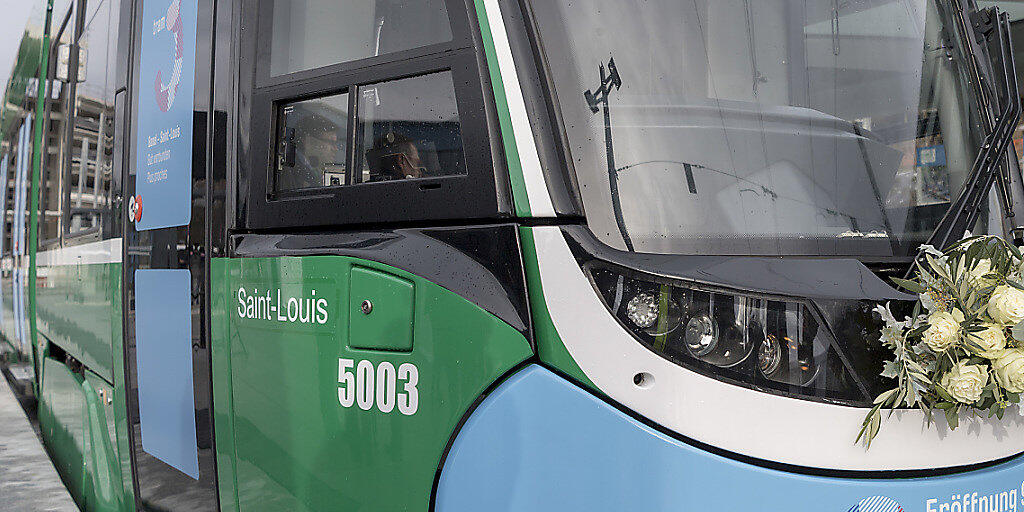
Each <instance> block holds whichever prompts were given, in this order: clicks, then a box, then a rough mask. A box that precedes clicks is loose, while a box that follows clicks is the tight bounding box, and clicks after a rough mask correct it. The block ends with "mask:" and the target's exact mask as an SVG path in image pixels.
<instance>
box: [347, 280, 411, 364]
mask: <svg viewBox="0 0 1024 512" xmlns="http://www.w3.org/2000/svg"><path fill="white" fill-rule="evenodd" d="M350 282H351V288H350V289H349V302H348V303H349V307H350V308H351V314H350V315H349V318H350V320H349V323H348V344H349V346H350V347H352V348H361V349H369V350H400V351H402V352H408V351H410V350H412V326H413V296H414V291H415V288H414V286H413V284H412V281H409V280H408V279H402V278H401V277H398V276H395V275H392V274H388V273H385V272H380V271H378V270H373V269H369V268H364V267H352V279H351V281H350ZM364 301H365V306H368V307H364Z"/></svg>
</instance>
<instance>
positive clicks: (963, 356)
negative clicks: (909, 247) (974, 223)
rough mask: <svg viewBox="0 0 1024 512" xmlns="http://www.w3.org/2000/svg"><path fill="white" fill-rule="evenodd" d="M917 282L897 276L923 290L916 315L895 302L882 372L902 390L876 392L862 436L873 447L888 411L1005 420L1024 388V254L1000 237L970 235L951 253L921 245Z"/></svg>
mask: <svg viewBox="0 0 1024 512" xmlns="http://www.w3.org/2000/svg"><path fill="white" fill-rule="evenodd" d="M921 249H922V256H923V258H918V261H917V262H916V264H915V266H916V275H915V278H914V279H912V280H906V279H894V280H893V281H895V282H896V284H897V285H899V286H900V287H902V288H905V289H906V290H909V291H910V292H912V293H916V294H917V295H918V299H919V300H918V302H917V303H916V304H915V305H914V310H913V313H912V314H911V316H909V317H906V318H905V319H904V320H897V319H896V317H895V316H894V315H893V313H892V310H891V308H890V305H889V304H886V305H885V306H878V307H877V308H875V311H876V312H877V313H878V314H879V315H881V317H882V319H883V320H884V321H885V326H884V327H883V328H882V333H881V341H882V343H883V344H884V345H885V346H886V347H887V348H889V349H891V350H892V351H893V356H894V357H893V359H892V360H891V361H886V363H885V366H884V369H883V371H882V376H883V377H887V378H891V379H894V380H895V381H896V382H897V385H896V387H895V388H893V389H890V390H889V391H886V392H884V393H882V394H880V395H878V397H877V398H875V401H874V406H873V407H872V408H871V410H870V411H869V412H868V414H867V417H865V418H864V423H863V425H862V428H861V430H860V435H859V436H858V437H857V440H858V441H860V440H861V439H863V440H864V441H865V443H866V444H867V445H868V446H870V445H871V441H872V439H874V438H875V436H876V435H877V434H878V430H879V428H880V426H881V420H882V409H889V410H890V414H891V411H893V410H895V409H897V408H899V407H918V408H920V409H921V410H923V411H924V412H925V414H926V416H927V417H928V421H929V423H930V422H931V420H932V417H933V414H934V413H935V411H941V412H942V413H943V414H944V416H945V417H946V421H947V422H948V423H949V426H950V428H952V429H955V428H956V427H957V426H958V425H959V419H960V414H961V413H970V414H986V413H987V414H988V416H989V417H992V416H996V417H998V418H999V419H1002V418H1003V415H1004V413H1005V412H1006V410H1007V409H1010V408H1011V407H1014V406H1016V407H1017V410H1018V412H1020V413H1022V414H1024V410H1022V408H1021V407H1020V406H1019V405H1018V404H1019V403H1020V399H1021V393H1024V285H1022V281H1024V256H1022V255H1021V251H1020V249H1018V248H1017V247H1014V246H1013V245H1011V244H1009V243H1007V242H1006V241H1005V240H1003V239H1001V238H999V237H994V236H976V237H970V236H969V237H967V238H965V239H963V240H961V241H959V242H957V243H956V244H954V245H953V246H952V247H950V248H949V249H947V250H946V251H945V252H940V251H938V250H936V249H935V248H934V247H931V246H927V245H926V246H922V248H921Z"/></svg>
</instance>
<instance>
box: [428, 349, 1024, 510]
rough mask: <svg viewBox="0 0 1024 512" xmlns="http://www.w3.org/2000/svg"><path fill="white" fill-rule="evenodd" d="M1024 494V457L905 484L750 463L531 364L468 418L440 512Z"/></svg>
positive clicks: (840, 503)
mask: <svg viewBox="0 0 1024 512" xmlns="http://www.w3.org/2000/svg"><path fill="white" fill-rule="evenodd" d="M851 442H852V441H851ZM1022 494H1024V458H1018V459H1015V460H1014V461H1011V462H1007V463H1004V464H1001V465H999V466H995V467H991V468H988V469H984V470H979V471H974V472H970V473H964V474H959V475H952V476H944V477H936V478H922V479H903V480H856V479H842V478H824V477H814V476H806V475H799V474H793V473H786V472H782V471H775V470H770V469H764V468H761V467H758V466H752V465H749V464H744V463H740V462H737V461H734V460H731V459H727V458H724V457H720V456H717V455H714V454H711V453H708V452H705V451H702V450H699V449H697V448H694V447H692V446H690V445H688V444H685V443H681V442H679V441H677V440H675V439H672V438H671V437H668V436H665V435H663V434H661V433H659V432H657V431H655V430H653V429H651V428H649V427H647V426H646V425H643V424H642V423H639V422H637V421H635V420H634V419H632V418H630V417H629V416H627V415H625V414H623V413H621V412H620V411H618V410H616V409H615V408H613V407H610V406H609V405H608V404H606V403H604V402H602V401H601V400H598V399H597V398H594V397H593V396H592V395H590V394H589V393H586V392H584V391H583V390H581V389H579V388H578V387H576V386H574V385H572V384H570V383H568V382H566V381H565V380H564V379H562V378H560V377H558V376H556V375H555V374H553V373H551V372H549V371H547V370H545V369H543V368H540V367H538V366H531V367H528V368H526V369H524V370H522V371H521V372H519V373H518V374H516V375H515V376H513V377H512V378H510V379H509V380H508V381H506V382H505V383H503V384H502V385H501V386H500V387H499V388H498V389H497V390H495V392H494V393H492V394H491V396H489V397H488V398H487V399H486V400H484V402H483V403H482V404H481V405H480V407H479V408H478V409H477V410H476V411H475V412H474V413H473V415H472V416H471V417H470V418H469V420H468V421H467V422H466V424H465V425H464V426H463V429H462V431H461V432H460V434H459V436H458V437H457V438H456V440H455V443H454V444H453V446H452V449H451V452H450V453H449V455H448V460H447V462H446V463H445V466H444V468H443V470H442V473H441V478H440V481H439V483H438V488H437V502H436V510H437V511H438V512H465V511H480V510H487V511H503V510H508V511H512V510H516V511H521V510H531V511H538V512H541V511H549V510H550V511H556V510H557V511H563V510H587V511H605V510H608V511H623V510H642V511H644V512H653V511H669V510H671V511H691V510H692V511H700V510H708V511H716V510H722V511H725V510H728V511H751V510H757V511H785V512H823V511H836V512H848V511H861V512H891V511H900V510H904V511H908V512H989V511H1001V512H1004V511H1017V510H1018V509H1020V510H1024V501H1022V498H1024V496H1022ZM954 499H955V500H956V501H955V504H954Z"/></svg>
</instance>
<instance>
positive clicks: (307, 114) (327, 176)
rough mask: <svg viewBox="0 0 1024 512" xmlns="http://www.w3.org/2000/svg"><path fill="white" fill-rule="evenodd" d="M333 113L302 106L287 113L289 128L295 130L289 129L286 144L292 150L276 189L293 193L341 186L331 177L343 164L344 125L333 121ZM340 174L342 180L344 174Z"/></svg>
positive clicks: (323, 109) (342, 122)
mask: <svg viewBox="0 0 1024 512" xmlns="http://www.w3.org/2000/svg"><path fill="white" fill-rule="evenodd" d="M318 107H319V106H318ZM332 114H333V112H331V111H330V110H329V109H326V108H322V107H320V108H315V109H314V108H309V107H308V106H306V105H301V104H300V105H295V106H294V107H293V109H292V111H291V112H289V113H288V117H289V119H288V121H289V123H288V124H289V125H291V126H289V128H292V127H294V129H293V130H290V132H291V133H292V134H293V135H291V136H290V137H291V138H292V139H293V140H291V141H288V142H289V143H290V144H291V145H292V147H293V148H294V155H293V156H290V157H286V161H287V163H286V164H285V167H288V168H289V169H288V171H287V172H282V173H280V175H279V178H278V179H279V181H278V188H280V189H284V190H295V189H303V188H314V187H323V186H329V185H340V184H342V183H341V182H338V183H335V182H332V181H331V178H332V177H333V176H334V175H335V174H338V173H335V172H332V171H334V169H335V168H338V167H341V168H343V167H344V165H345V164H344V154H345V130H344V126H345V125H346V124H347V123H346V122H345V121H344V120H342V121H341V122H338V121H336V120H335V119H334V117H336V116H334V115H332ZM339 115H340V114H339ZM342 119H344V118H342ZM339 160H341V162H339ZM340 175H341V176H340V178H341V180H343V179H344V173H343V172H342V173H340ZM334 179H338V178H337V177H335V178H334Z"/></svg>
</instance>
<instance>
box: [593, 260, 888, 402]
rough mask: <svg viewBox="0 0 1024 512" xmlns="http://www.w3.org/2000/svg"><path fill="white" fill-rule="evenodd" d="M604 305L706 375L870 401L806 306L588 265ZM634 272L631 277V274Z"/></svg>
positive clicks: (659, 349)
mask: <svg viewBox="0 0 1024 512" xmlns="http://www.w3.org/2000/svg"><path fill="white" fill-rule="evenodd" d="M588 271H589V273H590V276H591V278H592V279H593V282H594V285H595V286H596V288H597V289H598V291H599V292H600V294H601V296H602V297H603V299H604V301H605V304H606V305H607V306H608V308H609V309H610V310H611V311H612V313H613V314H614V315H615V316H616V318H618V320H619V321H620V322H621V323H622V324H623V325H624V326H626V328H627V329H629V330H630V331H631V332H632V333H633V335H634V336H635V337H636V338H637V340H639V341H640V343H642V344H643V345H644V346H646V347H647V348H649V349H650V350H652V351H654V352H655V353H657V354H658V355H660V356H662V357H664V358H666V359H668V360H670V361H672V362H674V363H676V364H679V365H682V366H686V367H688V368H692V369H694V370H697V371H700V372H701V373H704V374H706V375H710V376H713V377H715V378H719V379H725V380H729V381H732V382H734V383H737V384H742V385H747V386H750V387H754V388H757V389H762V390H766V391H772V392H776V393H780V394H786V395H797V396H802V397H812V398H817V399H825V400H835V401H843V402H855V403H858V404H860V403H863V402H864V400H866V399H868V400H869V396H868V394H867V392H866V389H865V387H864V385H863V384H862V383H858V381H857V379H856V378H855V377H854V373H853V372H852V371H851V368H850V366H849V364H848V362H847V361H845V358H844V357H843V356H842V354H841V353H840V352H839V351H838V348H837V346H836V342H835V339H834V337H833V336H832V334H831V333H830V332H829V330H828V329H827V328H826V327H825V326H824V324H823V323H822V322H821V321H820V319H819V318H818V316H817V315H816V313H815V312H814V310H813V308H812V307H811V306H810V305H809V304H808V303H806V302H803V301H800V300H794V299H790V298H782V297H770V296H763V295H754V294H747V293H740V292H735V291H729V290H722V289H716V288H713V287H706V286H700V285H690V284H684V283H680V282H675V281H672V280H668V279H661V278H657V277H655V276H648V275H644V274H638V273H634V272H632V271H621V270H618V269H613V268H609V267H606V266H604V265H595V264H592V265H588ZM627 272H628V274H627Z"/></svg>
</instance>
